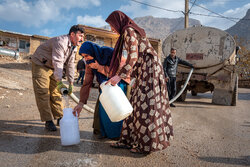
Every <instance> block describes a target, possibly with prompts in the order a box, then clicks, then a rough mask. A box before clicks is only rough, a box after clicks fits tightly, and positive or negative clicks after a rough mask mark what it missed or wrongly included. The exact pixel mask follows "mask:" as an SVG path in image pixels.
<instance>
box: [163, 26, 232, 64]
mask: <svg viewBox="0 0 250 167" xmlns="http://www.w3.org/2000/svg"><path fill="white" fill-rule="evenodd" d="M171 47H174V48H176V49H177V56H178V57H180V58H181V59H183V60H187V61H188V62H190V63H192V64H193V65H194V66H195V67H196V68H206V67H210V66H214V65H218V64H221V63H223V62H225V61H226V60H228V59H230V57H231V56H232V55H234V54H235V48H236V44H235V41H234V39H233V37H232V36H231V35H230V34H228V33H227V32H225V31H222V30H219V29H216V28H212V27H202V26H199V27H190V28H187V29H183V30H178V31H176V32H174V33H172V34H171V35H169V36H168V37H167V38H166V39H165V40H164V42H163V48H162V50H163V53H164V57H166V56H167V55H169V54H170V49H171Z"/></svg>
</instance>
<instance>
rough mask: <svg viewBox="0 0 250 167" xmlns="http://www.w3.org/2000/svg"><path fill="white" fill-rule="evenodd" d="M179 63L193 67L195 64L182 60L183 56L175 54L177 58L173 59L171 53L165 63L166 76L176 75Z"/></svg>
mask: <svg viewBox="0 0 250 167" xmlns="http://www.w3.org/2000/svg"><path fill="white" fill-rule="evenodd" d="M178 64H183V65H186V66H189V67H191V68H193V65H192V64H190V63H188V62H186V61H185V60H182V59H181V58H179V57H177V56H175V59H172V58H171V56H170V55H168V56H167V57H166V58H165V60H164V63H163V69H164V73H165V77H167V78H168V77H176V72H177V66H178Z"/></svg>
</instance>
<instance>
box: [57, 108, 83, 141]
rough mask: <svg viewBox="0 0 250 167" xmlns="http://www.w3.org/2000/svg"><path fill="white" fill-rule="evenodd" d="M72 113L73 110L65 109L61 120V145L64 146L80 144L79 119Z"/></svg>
mask: <svg viewBox="0 0 250 167" xmlns="http://www.w3.org/2000/svg"><path fill="white" fill-rule="evenodd" d="M72 112H73V109H72V108H64V109H63V117H62V119H61V120H60V134H61V143H62V145H63V146H69V145H75V144H78V143H80V133H79V124H78V118H77V117H75V116H74V115H73V113H72Z"/></svg>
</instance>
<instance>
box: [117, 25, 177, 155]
mask: <svg viewBox="0 0 250 167" xmlns="http://www.w3.org/2000/svg"><path fill="white" fill-rule="evenodd" d="M124 40H125V42H124V48H125V50H126V51H127V54H128V57H127V61H126V65H125V66H124V67H123V68H122V69H120V71H119V74H118V75H119V76H120V77H121V78H126V77H127V76H128V75H130V74H131V78H135V79H136V82H135V84H136V85H135V87H133V88H132V90H131V98H130V102H131V104H132V106H133V109H134V110H133V113H132V114H131V115H130V116H129V117H127V118H126V119H125V120H124V122H123V127H122V133H121V137H120V142H121V143H124V144H127V145H131V146H134V147H137V148H138V149H139V150H140V151H141V152H144V153H150V152H153V151H159V150H163V149H165V148H166V147H167V146H169V145H170V143H169V140H170V139H172V138H173V127H172V118H171V111H170V109H169V100H168V92H167V87H166V82H165V77H164V71H163V67H162V64H161V61H160V59H159V58H158V56H157V53H156V52H155V50H154V49H153V47H152V46H151V44H150V42H149V40H148V39H147V38H142V37H140V36H139V34H137V33H136V32H135V30H134V29H133V28H131V27H129V28H127V29H126V30H125V33H124Z"/></svg>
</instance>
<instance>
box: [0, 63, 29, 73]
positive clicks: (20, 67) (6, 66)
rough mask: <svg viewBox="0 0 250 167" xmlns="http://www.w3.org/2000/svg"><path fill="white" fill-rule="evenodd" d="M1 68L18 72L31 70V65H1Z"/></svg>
mask: <svg viewBox="0 0 250 167" xmlns="http://www.w3.org/2000/svg"><path fill="white" fill-rule="evenodd" d="M0 67H1V68H7V69H17V70H27V71H30V70H31V63H27V62H25V63H6V64H0Z"/></svg>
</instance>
